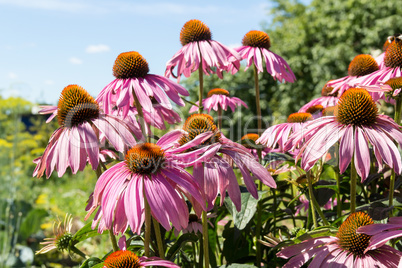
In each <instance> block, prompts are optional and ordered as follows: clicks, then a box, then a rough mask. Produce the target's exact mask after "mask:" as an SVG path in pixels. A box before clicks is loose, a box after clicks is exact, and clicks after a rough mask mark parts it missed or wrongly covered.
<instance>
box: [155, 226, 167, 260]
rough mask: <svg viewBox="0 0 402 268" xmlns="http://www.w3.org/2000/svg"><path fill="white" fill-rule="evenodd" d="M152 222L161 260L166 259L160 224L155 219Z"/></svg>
mask: <svg viewBox="0 0 402 268" xmlns="http://www.w3.org/2000/svg"><path fill="white" fill-rule="evenodd" d="M152 220H153V223H154V229H155V236H156V242H157V244H158V251H159V257H160V258H161V259H165V248H164V247H163V240H162V235H161V229H160V226H159V222H158V221H157V220H156V219H155V218H152Z"/></svg>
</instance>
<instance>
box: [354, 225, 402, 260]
mask: <svg viewBox="0 0 402 268" xmlns="http://www.w3.org/2000/svg"><path fill="white" fill-rule="evenodd" d="M401 229H402V217H391V218H389V220H388V223H386V224H382V223H378V224H372V225H368V226H362V227H360V228H359V229H357V233H361V234H366V235H369V236H371V238H370V243H369V245H368V247H367V248H366V250H365V251H364V253H366V252H367V251H369V250H374V249H377V248H380V247H382V246H383V245H385V244H386V243H387V242H388V241H390V240H391V239H394V238H397V237H401V236H402V230H401Z"/></svg>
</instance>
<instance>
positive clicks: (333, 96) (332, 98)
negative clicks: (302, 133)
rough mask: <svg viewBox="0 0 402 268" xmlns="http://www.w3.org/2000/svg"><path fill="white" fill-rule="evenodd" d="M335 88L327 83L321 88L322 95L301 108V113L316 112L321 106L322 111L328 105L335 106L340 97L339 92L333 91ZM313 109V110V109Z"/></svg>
mask: <svg viewBox="0 0 402 268" xmlns="http://www.w3.org/2000/svg"><path fill="white" fill-rule="evenodd" d="M332 90H333V88H332V87H328V86H327V85H325V86H324V87H323V88H322V90H321V97H319V98H317V99H314V100H312V101H310V102H308V103H306V104H305V105H303V107H301V108H300V110H299V113H310V114H314V112H315V111H317V110H318V109H317V108H319V107H320V106H321V107H322V109H321V111H322V110H323V109H325V108H327V107H330V106H335V105H337V104H338V101H339V97H338V92H335V93H332ZM311 109H312V110H311Z"/></svg>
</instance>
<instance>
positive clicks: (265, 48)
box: [236, 31, 296, 83]
mask: <svg viewBox="0 0 402 268" xmlns="http://www.w3.org/2000/svg"><path fill="white" fill-rule="evenodd" d="M242 45H243V46H241V47H239V48H236V50H237V52H239V53H240V55H241V57H242V58H243V59H247V66H246V68H245V70H247V69H248V68H249V67H250V66H251V65H252V64H254V65H255V66H256V68H257V70H258V72H259V73H262V72H263V71H264V69H263V64H264V62H265V65H266V69H267V72H268V73H269V74H270V75H271V76H272V77H273V78H274V79H275V80H279V81H283V80H285V82H290V83H293V82H294V81H296V77H295V75H294V74H293V72H292V70H291V69H290V67H289V65H288V64H287V62H286V61H285V60H284V59H283V58H282V57H280V56H279V55H276V54H275V53H273V52H271V51H270V50H269V48H270V47H271V40H270V38H269V36H268V34H267V33H265V32H262V31H249V32H248V33H246V34H245V35H244V37H243V40H242Z"/></svg>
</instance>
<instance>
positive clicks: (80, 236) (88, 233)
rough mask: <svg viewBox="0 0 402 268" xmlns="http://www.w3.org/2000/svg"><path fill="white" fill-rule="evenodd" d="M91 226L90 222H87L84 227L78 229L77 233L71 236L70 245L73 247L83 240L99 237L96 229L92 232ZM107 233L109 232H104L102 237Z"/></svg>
mask: <svg viewBox="0 0 402 268" xmlns="http://www.w3.org/2000/svg"><path fill="white" fill-rule="evenodd" d="M91 225H92V222H88V223H87V224H85V225H84V227H82V228H81V229H79V230H78V232H76V233H75V235H74V236H73V239H72V242H71V243H72V244H73V245H75V244H77V243H78V242H81V241H84V240H86V239H88V238H90V237H94V236H97V235H100V234H99V233H98V230H97V229H96V228H95V230H92V227H91ZM108 233H109V231H107V230H106V231H104V232H103V233H102V235H104V234H108Z"/></svg>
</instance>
